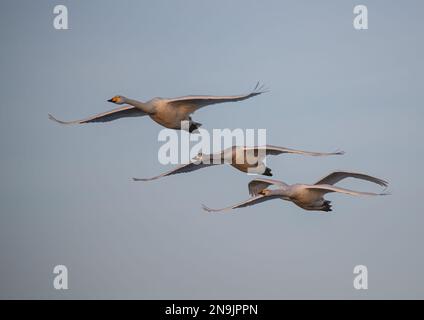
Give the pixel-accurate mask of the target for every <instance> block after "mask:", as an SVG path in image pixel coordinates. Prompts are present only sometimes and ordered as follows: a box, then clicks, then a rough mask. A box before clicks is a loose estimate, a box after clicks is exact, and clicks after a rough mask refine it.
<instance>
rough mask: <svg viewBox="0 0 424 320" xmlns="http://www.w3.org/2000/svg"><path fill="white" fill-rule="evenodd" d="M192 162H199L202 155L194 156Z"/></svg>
mask: <svg viewBox="0 0 424 320" xmlns="http://www.w3.org/2000/svg"><path fill="white" fill-rule="evenodd" d="M192 160H193V161H194V162H201V161H202V160H203V153H202V152H199V153H198V154H197V155H196V156H194V157H193V159H192Z"/></svg>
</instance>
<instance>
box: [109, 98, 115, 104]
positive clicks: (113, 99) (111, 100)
mask: <svg viewBox="0 0 424 320" xmlns="http://www.w3.org/2000/svg"><path fill="white" fill-rule="evenodd" d="M107 102H113V103H115V102H116V98H115V97H113V98H111V99H109V100H108V101H107Z"/></svg>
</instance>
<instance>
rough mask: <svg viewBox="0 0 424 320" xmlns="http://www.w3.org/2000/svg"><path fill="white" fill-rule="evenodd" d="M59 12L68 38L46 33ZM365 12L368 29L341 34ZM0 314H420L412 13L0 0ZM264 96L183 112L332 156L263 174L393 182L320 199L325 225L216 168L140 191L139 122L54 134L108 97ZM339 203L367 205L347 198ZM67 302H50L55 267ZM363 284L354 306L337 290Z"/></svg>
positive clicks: (294, 4) (417, 99)
mask: <svg viewBox="0 0 424 320" xmlns="http://www.w3.org/2000/svg"><path fill="white" fill-rule="evenodd" d="M56 4H65V5H66V6H67V7H68V10H69V27H70V30H62V31H61V30H55V29H54V28H53V18H54V15H53V7H54V6H55V5H56ZM356 4H366V5H367V6H368V11H369V30H366V31H357V30H355V29H354V28H353V26H352V21H353V17H354V15H353V7H354V5H356ZM0 9H1V10H0V16H1V17H0V40H1V50H0V66H1V72H0V92H1V95H0V97H1V103H0V106H1V107H0V150H1V153H0V156H1V167H0V178H1V180H0V212H1V214H0V259H1V263H0V297H1V298H142V299H146V298H172V299H177V298H181V299H185V298H199V299H202V298H212V299H215V298H232V299H237V298H240V299H248V298H251V299H256V298H260V299H262V298H264V299H265V298H268V299H283V298H324V299H325V298H354V299H356V298H358V299H363V298H424V273H423V270H424V251H423V249H422V245H423V242H424V235H423V225H424V212H423V205H422V203H423V200H422V198H421V197H422V192H423V188H422V180H423V178H424V176H423V169H422V163H423V157H424V147H423V142H422V139H423V134H424V129H423V125H422V120H423V99H424V90H423V89H424V88H423V83H424V82H423V80H424V77H423V72H424V63H423V57H424V46H423V31H424V19H423V12H424V4H423V2H422V1H337V0H334V1H298V0H296V1H294V0H293V1H280V0H278V1H269V0H267V1H241V0H239V1H194V0H185V1H162V0H160V1H64V0H61V1H1V3H0ZM258 80H260V81H261V82H263V83H265V84H266V85H267V86H268V87H269V88H270V89H271V91H270V92H269V93H267V94H264V95H261V96H259V97H255V98H253V99H250V100H248V101H245V102H242V103H237V104H225V105H216V106H211V107H208V108H205V109H202V110H201V111H199V112H197V113H196V114H195V115H194V119H195V120H196V121H199V122H201V123H203V127H204V128H205V129H209V130H211V129H213V128H231V129H234V128H266V129H267V132H268V135H267V138H268V142H269V143H271V144H275V145H281V146H286V147H292V148H299V149H306V150H316V151H333V150H335V149H337V148H340V149H343V150H345V151H346V155H345V156H342V157H340V156H339V157H323V158H314V157H301V156H295V155H293V156H279V157H273V158H269V159H268V165H269V166H270V167H271V168H272V169H273V172H274V177H275V178H276V179H281V180H284V181H286V182H288V183H296V182H304V183H312V182H314V181H316V180H317V179H318V178H320V177H321V176H323V175H325V174H327V173H329V172H331V171H332V170H335V169H345V170H353V171H361V172H365V173H369V174H372V175H375V176H377V177H381V178H385V179H387V180H388V181H389V182H390V187H389V190H390V192H391V193H392V195H391V196H388V197H376V198H357V197H350V196H347V195H340V194H332V195H329V196H328V198H329V199H330V200H332V201H333V209H334V211H333V213H331V214H320V213H313V212H307V211H303V210H302V209H300V208H298V207H296V206H295V205H293V204H291V203H289V202H283V201H276V200H274V201H269V202H266V203H263V204H260V205H257V206H254V207H250V208H246V209H241V210H238V211H234V214H226V215H208V214H206V213H205V212H204V211H203V210H202V209H201V206H200V204H201V203H205V204H207V205H209V206H212V207H222V206H226V205H229V204H232V203H236V202H238V201H241V200H244V199H246V198H247V197H248V192H247V183H248V182H249V181H250V179H251V177H250V176H247V175H244V174H242V173H240V172H238V171H236V170H234V169H232V168H230V167H225V166H218V167H213V168H208V169H205V170H199V171H197V172H193V173H191V174H186V175H177V176H173V177H169V178H167V179H164V180H157V181H152V182H150V183H135V182H132V181H131V180H130V178H131V177H133V176H141V177H143V176H152V175H156V174H158V173H160V172H162V171H163V170H165V169H169V168H170V167H163V166H161V165H160V164H159V162H158V160H157V150H158V148H159V147H160V146H161V143H160V142H158V140H157V136H158V133H159V131H160V130H161V127H160V126H159V125H157V124H156V123H154V122H153V121H151V120H150V119H148V118H134V119H122V120H118V121H115V122H112V123H107V124H89V125H82V126H72V127H64V126H60V125H58V124H56V123H54V122H52V121H49V120H48V118H47V114H48V113H52V114H54V115H55V116H57V117H58V118H61V119H65V120H67V119H68V120H71V119H79V118H83V117H85V116H88V115H92V114H95V113H98V112H102V111H105V110H108V109H110V108H112V107H113V106H112V105H111V104H110V103H107V102H106V100H107V99H109V98H111V97H112V96H113V95H115V94H122V95H125V96H128V97H131V98H135V99H140V100H148V99H150V98H152V97H155V96H163V97H174V96H181V95H186V94H215V95H226V94H239V93H245V92H247V91H248V90H249V89H251V88H252V87H253V86H254V84H255V83H256V81H258ZM341 185H342V186H345V187H349V188H352V189H358V190H363V191H380V189H379V188H378V186H375V185H372V184H369V183H362V182H356V181H345V182H343V183H342V184H341ZM58 264H64V265H66V266H67V267H68V270H69V290H67V291H57V290H55V289H53V285H52V283H53V278H54V274H53V268H54V266H55V265H58ZM358 264H364V265H366V266H367V267H368V272H369V274H368V281H369V289H368V290H367V291H357V290H355V289H354V288H353V285H352V282H353V278H354V275H353V268H354V266H355V265H358Z"/></svg>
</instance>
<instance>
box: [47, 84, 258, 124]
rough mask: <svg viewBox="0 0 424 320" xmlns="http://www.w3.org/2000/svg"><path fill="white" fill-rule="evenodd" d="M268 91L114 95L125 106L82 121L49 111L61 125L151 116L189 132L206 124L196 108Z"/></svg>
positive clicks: (114, 99) (114, 101) (237, 99)
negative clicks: (144, 99)
mask: <svg viewBox="0 0 424 320" xmlns="http://www.w3.org/2000/svg"><path fill="white" fill-rule="evenodd" d="M264 92H266V91H265V90H264V88H263V86H259V82H258V83H257V84H256V86H255V88H254V89H253V91H252V92H251V93H249V94H244V95H236V96H185V97H179V98H171V99H168V98H153V99H151V100H149V101H147V102H141V101H138V100H133V99H129V98H126V97H124V96H120V95H117V96H114V97H113V98H111V99H109V100H108V101H109V102H112V103H115V104H118V105H124V104H125V105H124V106H122V107H119V108H116V109H113V110H110V111H107V112H103V113H99V114H97V115H94V116H91V117H88V118H86V119H82V120H75V121H61V120H58V119H56V118H55V117H53V116H52V115H51V114H49V118H50V119H51V120H53V121H56V122H58V123H60V124H82V123H92V122H109V121H113V120H116V119H120V118H128V117H142V116H149V117H150V118H151V119H152V120H153V121H155V122H157V123H158V124H160V125H162V126H164V127H166V128H170V129H177V130H181V129H185V130H188V131H189V132H193V131H196V130H197V129H198V128H199V127H200V126H201V125H202V124H201V123H198V122H195V121H193V120H192V118H191V116H190V115H191V114H192V113H193V112H195V111H196V110H198V109H200V108H203V107H206V106H209V105H213V104H218V103H225V102H238V101H243V100H246V99H249V98H252V97H254V96H257V95H260V94H262V93H264ZM184 121H187V128H185V127H184V126H183V127H182V122H184Z"/></svg>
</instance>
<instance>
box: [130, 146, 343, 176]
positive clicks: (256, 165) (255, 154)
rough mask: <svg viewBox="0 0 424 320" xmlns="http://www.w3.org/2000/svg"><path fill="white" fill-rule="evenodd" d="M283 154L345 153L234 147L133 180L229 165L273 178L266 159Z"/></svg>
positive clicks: (337, 152)
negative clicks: (151, 175) (154, 174)
mask: <svg viewBox="0 0 424 320" xmlns="http://www.w3.org/2000/svg"><path fill="white" fill-rule="evenodd" d="M282 153H292V154H302V155H308V156H332V155H342V154H344V151H336V152H328V153H324V152H311V151H303V150H295V149H289V148H284V147H277V146H271V145H266V146H256V147H247V146H233V147H230V148H227V149H224V150H223V151H221V152H219V153H215V154H202V153H199V154H198V155H197V156H196V157H194V158H193V159H192V161H191V162H190V163H188V164H183V165H180V166H177V167H176V168H174V169H172V170H170V171H168V172H164V173H162V174H160V175H158V176H155V177H152V178H133V180H134V181H151V180H156V179H159V178H162V177H167V176H170V175H174V174H178V173H187V172H191V171H195V170H198V169H201V168H206V167H209V166H214V165H221V164H229V165H231V166H233V167H234V168H236V169H238V170H240V171H242V172H246V173H252V174H263V175H265V176H272V173H271V169H270V168H268V167H266V165H265V163H264V159H265V157H266V156H268V155H279V154H282Z"/></svg>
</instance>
